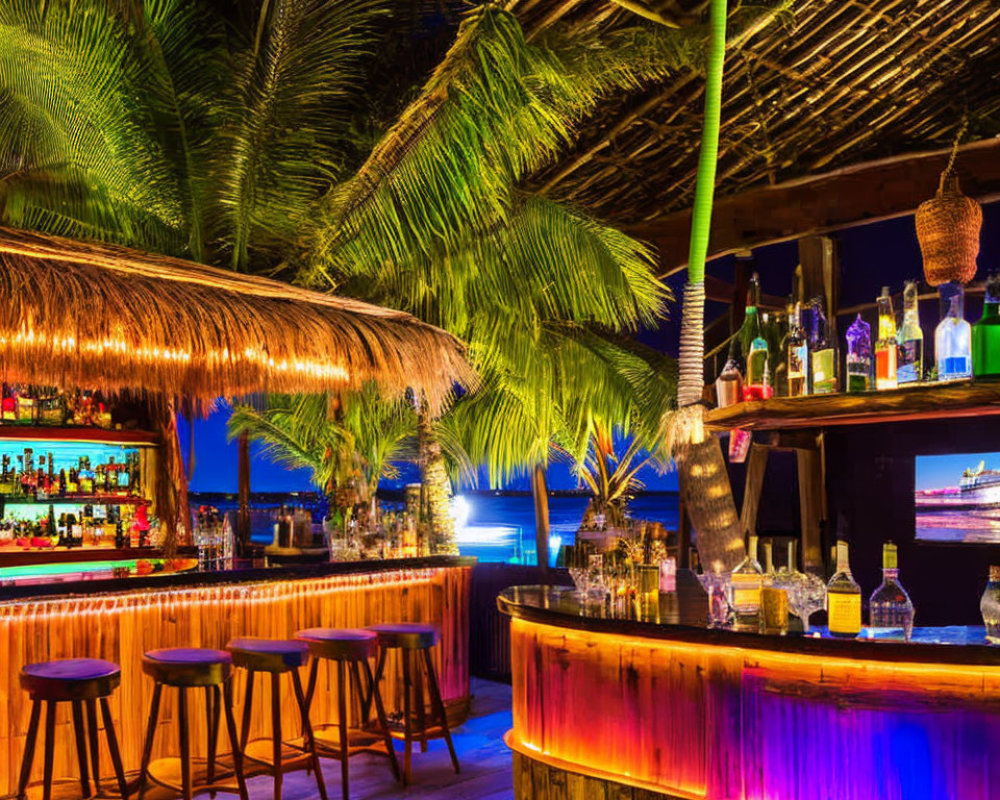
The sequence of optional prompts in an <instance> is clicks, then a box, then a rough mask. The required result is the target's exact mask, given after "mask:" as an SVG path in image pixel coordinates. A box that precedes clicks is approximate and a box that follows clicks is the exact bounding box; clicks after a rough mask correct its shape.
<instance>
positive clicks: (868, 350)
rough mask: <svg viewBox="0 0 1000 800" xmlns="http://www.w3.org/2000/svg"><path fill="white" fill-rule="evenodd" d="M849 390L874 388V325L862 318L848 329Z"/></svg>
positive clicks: (856, 390)
mask: <svg viewBox="0 0 1000 800" xmlns="http://www.w3.org/2000/svg"><path fill="white" fill-rule="evenodd" d="M846 339H847V391H849V392H870V391H871V390H872V326H871V325H869V324H868V323H867V322H865V321H864V320H863V319H861V315H860V314H858V316H857V319H855V320H854V322H852V323H851V326H850V327H849V328H848V329H847V334H846Z"/></svg>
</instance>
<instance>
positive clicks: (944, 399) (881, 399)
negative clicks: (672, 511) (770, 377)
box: [705, 381, 1000, 431]
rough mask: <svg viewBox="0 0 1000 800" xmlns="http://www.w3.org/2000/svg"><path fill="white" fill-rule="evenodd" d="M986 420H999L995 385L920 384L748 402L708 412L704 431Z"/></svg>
mask: <svg viewBox="0 0 1000 800" xmlns="http://www.w3.org/2000/svg"><path fill="white" fill-rule="evenodd" d="M991 414H1000V381H977V382H972V381H961V382H955V383H945V384H921V385H918V386H913V387H907V388H905V389H893V390H892V391H886V392H867V393H865V394H828V395H814V396H811V397H775V398H772V399H770V400H751V401H748V402H745V403H737V404H736V405H732V406H727V407H726V408H716V409H713V410H711V411H709V412H708V413H707V414H706V415H705V425H706V427H707V428H708V429H709V430H714V431H724V430H732V429H734V428H743V429H745V430H757V431H768V430H771V431H776V430H789V429H794V428H826V427H830V426H833V425H870V424H876V423H885V422H906V421H910V420H934V419H952V418H957V417H980V416H985V415H991Z"/></svg>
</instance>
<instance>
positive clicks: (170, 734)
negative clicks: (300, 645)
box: [0, 556, 474, 796]
mask: <svg viewBox="0 0 1000 800" xmlns="http://www.w3.org/2000/svg"><path fill="white" fill-rule="evenodd" d="M473 563H474V559H463V558H457V557H445V556H435V557H430V558H423V559H405V560H398V561H376V562H352V563H345V564H321V565H308V566H306V565H304V566H298V567H282V568H276V569H270V570H246V571H233V572H214V573H189V574H178V575H169V576H162V577H157V576H150V577H145V578H125V579H120V580H107V581H86V582H82V583H81V584H80V585H79V586H77V587H75V588H74V587H73V585H71V584H59V585H58V586H57V587H56V588H57V590H58V591H59V593H60V594H59V595H58V596H46V591H45V590H46V588H47V587H44V586H30V587H14V588H10V587H5V588H4V589H0V796H3V795H6V794H10V793H13V792H14V791H15V790H16V781H17V775H18V770H19V765H20V759H21V753H22V751H23V748H24V739H25V734H26V732H27V728H28V717H29V710H30V708H29V705H30V704H29V702H28V698H27V695H26V694H25V693H24V692H23V691H22V690H21V688H20V686H19V681H18V673H19V671H20V669H21V667H22V665H24V664H26V663H31V662H35V661H45V660H48V659H53V658H69V657H91V658H104V659H108V660H109V661H114V662H116V663H118V664H121V667H122V682H121V687H120V688H119V689H118V691H116V692H115V694H114V695H113V696H112V698H111V709H112V716H113V718H114V722H115V725H116V728H117V732H118V737H119V741H120V742H121V747H122V755H123V758H124V761H125V768H126V770H132V771H134V770H136V769H138V766H139V761H140V756H141V748H142V737H143V733H144V726H145V723H146V721H147V719H148V714H149V706H150V698H151V696H152V689H153V682H152V681H151V680H150V679H149V678H148V677H147V676H145V675H144V674H143V673H142V669H141V657H142V654H143V653H144V652H145V651H147V650H152V649H155V648H160V647H199V646H200V647H213V648H222V647H224V646H225V644H226V642H227V641H228V640H229V639H231V638H234V637H237V636H259V637H272V638H288V637H291V636H292V635H293V634H294V633H295V631H297V630H301V629H303V628H309V627H317V626H324V627H338V628H356V627H363V626H366V625H372V624H375V623H380V622H402V621H413V622H433V623H435V624H437V625H440V627H441V631H442V640H441V646H440V647H438V648H435V653H434V658H435V659H436V664H435V666H436V667H437V669H438V676H439V680H440V683H441V693H442V696H443V698H444V700H445V703H446V705H447V706H448V710H449V716H454V717H455V718H461V717H463V716H464V715H465V714H467V712H468V703H469V661H468V641H469V617H468V614H469V583H470V579H471V572H472V569H471V567H472V564H473ZM74 591H79V592H86V594H68V593H69V592H74ZM15 593H16V594H17V595H21V596H18V597H16V598H12V595H13V594H15ZM392 658H393V657H392V655H390V660H389V662H388V663H387V666H386V671H385V674H386V678H385V683H384V684H383V696H384V698H385V700H386V705H387V706H388V709H387V710H388V711H389V713H390V714H391V713H392V712H393V711H394V710H396V709H399V708H401V707H402V694H401V692H402V685H401V684H402V680H399V681H397V680H396V675H397V673H399V670H398V669H397V666H398V665H397V664H395V663H394V662H393V660H392ZM235 672H236V678H235V680H236V685H235V690H236V692H235V697H236V702H237V713H240V709H239V706H240V704H241V701H242V696H243V686H244V683H243V682H244V680H245V675H244V674H243V672H242V670H236V671H235ZM290 685H291V684H290V682H289V681H282V691H286V690H287V691H288V692H289V693H290V692H291V688H290ZM328 688H329V687H328V684H327V675H326V670H322V669H321V670H320V680H319V683H318V686H317V691H316V697H315V699H314V701H313V706H312V719H313V721H314V722H324V721H334V720H336V701H335V700H334V697H335V695H333V694H331V693H330V692H329V691H328ZM268 691H269V687H267V686H264V685H261V686H260V687H259V688H257V689H256V692H255V694H258V695H259V696H258V697H257V698H255V702H254V714H253V717H252V728H251V738H253V737H256V736H270V724H269V720H268V719H265V710H267V709H269V708H270V701H269V699H268V698H269V694H268ZM261 692H262V693H263V694H262V695H260V693H261ZM174 694H175V693H172V692H171V693H167V694H166V695H165V696H164V700H165V702H166V701H167V699H168V698H169V702H166V706H165V708H161V711H160V720H161V723H160V728H159V729H158V732H157V738H156V749H155V750H154V754H153V758H154V759H155V758H159V757H165V756H167V755H171V754H173V755H176V747H177V731H176V728H175V725H176V719H177V712H176V701H175V700H174V699H173V695H174ZM66 705H67V706H68V704H66ZM200 705H201V704H194V705H192V708H195V707H197V710H196V712H195V719H194V720H193V723H192V727H191V733H192V747H193V748H195V750H194V752H201V753H204V748H205V741H204V739H205V723H204V711H203V709H202V708H201V707H200ZM281 707H282V714H283V717H282V728H283V730H288V731H298V730H299V719H298V716H297V713H298V712H297V711H296V707H295V703H294V702H293V701H292V698H291V697H288V698H284V699H283V702H282V704H281ZM199 714H200V715H201V717H199V716H198V715H199ZM199 719H201V722H200V723H199V722H198V720H199ZM57 725H58V727H57V733H56V736H57V740H58V741H59V742H63V743H65V746H62V745H60V746H58V747H57V748H56V760H55V772H56V774H57V775H60V776H66V777H70V776H75V775H77V767H76V755H75V753H74V751H73V747H72V746H71V745H70V744H69V743H71V742H72V740H73V739H72V731H71V727H70V713H69V711H68V710H66V711H64V710H63V709H60V712H59V716H58V718H57ZM221 747H222V748H223V749H226V750H228V747H229V745H228V742H227V741H226V739H225V736H224V735H223V736H222V739H221ZM102 757H103V758H104V759H105V762H106V763H104V765H103V769H102V774H104V775H109V774H111V765H110V759H109V758H108V756H107V753H104V754H103V756H102ZM41 761H42V759H41V758H36V759H35V762H36V763H35V767H36V773H37V775H36V776H35V777H38V776H40V773H41V767H42V764H41Z"/></svg>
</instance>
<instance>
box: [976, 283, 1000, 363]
mask: <svg viewBox="0 0 1000 800" xmlns="http://www.w3.org/2000/svg"><path fill="white" fill-rule="evenodd" d="M972 374H973V375H975V376H976V377H977V378H1000V275H998V274H997V273H995V272H994V273H993V274H991V275H990V276H989V277H988V278H987V279H986V299H985V300H984V301H983V316H982V317H980V319H979V321H978V322H976V324H975V325H973V326H972Z"/></svg>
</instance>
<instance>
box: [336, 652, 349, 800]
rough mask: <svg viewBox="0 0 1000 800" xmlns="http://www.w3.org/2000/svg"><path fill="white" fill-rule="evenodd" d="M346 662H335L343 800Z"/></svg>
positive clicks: (345, 798)
mask: <svg viewBox="0 0 1000 800" xmlns="http://www.w3.org/2000/svg"><path fill="white" fill-rule="evenodd" d="M346 679H347V662H346V661H344V660H343V659H338V660H337V725H338V731H339V733H340V787H341V791H342V793H343V796H344V800H349V798H350V792H349V791H348V787H347V759H348V748H347V680H346Z"/></svg>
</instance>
